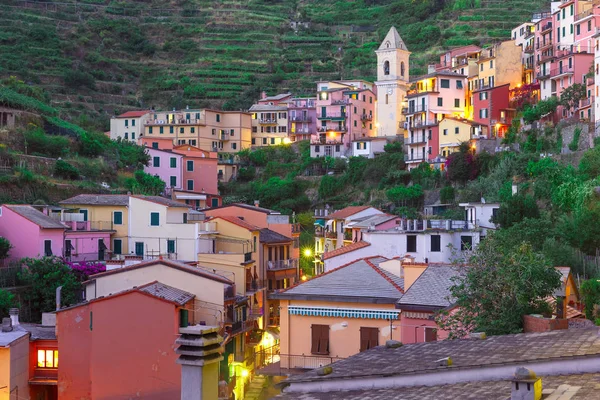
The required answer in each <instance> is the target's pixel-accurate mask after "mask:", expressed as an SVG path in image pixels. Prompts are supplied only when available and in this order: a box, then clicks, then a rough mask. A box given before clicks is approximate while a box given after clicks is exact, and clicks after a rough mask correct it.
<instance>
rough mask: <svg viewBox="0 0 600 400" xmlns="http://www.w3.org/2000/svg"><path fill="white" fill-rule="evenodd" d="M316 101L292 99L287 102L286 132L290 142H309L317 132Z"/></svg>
mask: <svg viewBox="0 0 600 400" xmlns="http://www.w3.org/2000/svg"><path fill="white" fill-rule="evenodd" d="M316 103H317V99H316V98H314V97H294V98H293V99H289V100H288V101H287V106H288V125H289V126H288V132H289V135H290V139H291V141H292V142H297V141H300V140H310V138H311V136H312V135H315V134H316V132H317V111H316V108H315V107H316Z"/></svg>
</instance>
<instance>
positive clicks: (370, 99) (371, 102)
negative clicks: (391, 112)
mask: <svg viewBox="0 0 600 400" xmlns="http://www.w3.org/2000/svg"><path fill="white" fill-rule="evenodd" d="M369 103H370V104H373V96H369Z"/></svg>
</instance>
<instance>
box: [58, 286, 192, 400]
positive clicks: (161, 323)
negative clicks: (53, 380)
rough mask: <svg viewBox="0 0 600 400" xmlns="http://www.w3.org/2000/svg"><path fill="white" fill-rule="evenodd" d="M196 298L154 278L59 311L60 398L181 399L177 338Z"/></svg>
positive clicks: (83, 399) (88, 399) (86, 399)
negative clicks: (155, 280)
mask: <svg viewBox="0 0 600 400" xmlns="http://www.w3.org/2000/svg"><path fill="white" fill-rule="evenodd" d="M194 297H195V296H194V295H193V294H191V293H188V292H185V291H183V290H180V289H177V288H173V287H170V286H167V285H164V284H162V283H160V282H152V283H149V284H147V285H143V286H140V287H137V288H133V289H129V290H126V291H123V292H119V293H115V294H112V295H108V296H105V297H101V298H97V299H92V300H90V301H88V302H87V303H82V304H79V305H76V306H73V307H69V308H65V309H61V310H59V311H57V313H56V315H57V334H58V335H57V336H58V340H59V342H58V351H59V354H60V357H61V361H60V368H59V369H58V393H59V396H60V398H61V399H65V400H69V399H73V400H92V399H126V398H129V397H130V396H132V395H133V396H135V397H140V398H144V399H157V400H158V399H173V398H179V396H180V393H181V367H180V366H179V365H178V364H177V363H176V362H175V360H176V359H177V356H176V354H175V351H174V347H175V339H176V338H177V335H178V333H179V327H180V326H187V323H186V321H185V319H184V317H183V315H184V314H186V315H187V313H184V312H182V311H181V310H182V309H186V308H187V309H192V310H193V308H194V307H193V302H194Z"/></svg>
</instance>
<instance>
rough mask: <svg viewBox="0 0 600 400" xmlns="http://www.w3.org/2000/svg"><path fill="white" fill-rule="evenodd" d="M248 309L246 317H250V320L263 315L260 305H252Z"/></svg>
mask: <svg viewBox="0 0 600 400" xmlns="http://www.w3.org/2000/svg"><path fill="white" fill-rule="evenodd" d="M248 311H250V312H249V314H248V319H251V320H256V319H258V318H260V317H262V316H263V315H264V311H263V309H262V307H259V306H254V307H252V308H250V309H249V310H248Z"/></svg>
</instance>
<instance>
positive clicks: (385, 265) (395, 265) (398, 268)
mask: <svg viewBox="0 0 600 400" xmlns="http://www.w3.org/2000/svg"><path fill="white" fill-rule="evenodd" d="M379 268H380V269H382V270H384V271H387V272H389V273H390V274H392V275H395V276H397V277H399V278H404V269H403V268H402V261H400V260H397V259H392V260H387V261H384V262H381V263H379Z"/></svg>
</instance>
